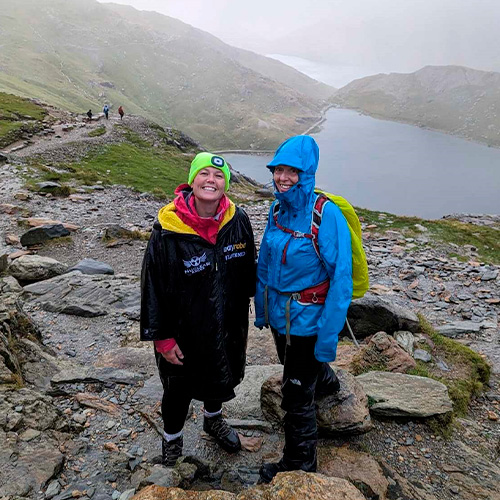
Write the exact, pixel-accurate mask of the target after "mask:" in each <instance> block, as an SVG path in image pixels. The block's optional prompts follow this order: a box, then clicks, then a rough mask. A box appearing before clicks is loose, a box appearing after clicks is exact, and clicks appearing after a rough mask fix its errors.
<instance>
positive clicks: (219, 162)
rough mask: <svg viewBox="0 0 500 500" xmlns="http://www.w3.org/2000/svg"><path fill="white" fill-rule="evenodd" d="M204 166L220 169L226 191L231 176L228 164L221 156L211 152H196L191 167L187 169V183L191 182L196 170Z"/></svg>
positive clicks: (196, 172) (196, 173)
mask: <svg viewBox="0 0 500 500" xmlns="http://www.w3.org/2000/svg"><path fill="white" fill-rule="evenodd" d="M206 167H214V168H218V169H219V170H221V171H222V173H223V174H224V178H225V179H226V187H225V191H227V190H228V189H229V179H230V178H231V172H230V171H229V166H228V164H227V163H226V160H224V158H222V156H217V155H214V154H212V153H206V152H204V153H198V154H197V155H196V156H195V157H194V160H193V161H192V162H191V169H190V170H189V177H188V184H192V182H193V181H194V178H195V177H196V176H197V175H198V172H199V171H200V170H202V169H203V168H206Z"/></svg>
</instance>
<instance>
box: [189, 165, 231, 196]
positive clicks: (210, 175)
mask: <svg viewBox="0 0 500 500" xmlns="http://www.w3.org/2000/svg"><path fill="white" fill-rule="evenodd" d="M225 186H226V179H225V177H224V174H223V172H222V171H221V170H219V169H218V168H214V167H205V168H202V169H201V170H200V171H199V172H198V174H197V175H196V177H195V178H194V180H193V182H192V184H191V187H192V188H193V196H194V197H195V199H197V200H199V201H202V202H215V201H218V200H220V199H221V198H222V195H223V194H224V188H225Z"/></svg>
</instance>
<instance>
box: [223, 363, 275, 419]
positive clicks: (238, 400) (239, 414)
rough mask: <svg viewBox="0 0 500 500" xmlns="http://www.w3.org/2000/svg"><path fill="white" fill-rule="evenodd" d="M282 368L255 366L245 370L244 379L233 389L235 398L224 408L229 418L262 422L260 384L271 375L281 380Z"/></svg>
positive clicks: (225, 404)
mask: <svg viewBox="0 0 500 500" xmlns="http://www.w3.org/2000/svg"><path fill="white" fill-rule="evenodd" d="M282 372H283V366H281V365H255V366H247V367H246V368H245V377H244V378H243V381H242V382H241V384H240V385H238V387H236V389H235V393H236V397H235V398H234V399H232V400H231V401H228V402H227V403H224V408H225V411H226V412H227V414H228V415H229V416H230V417H231V418H238V419H257V420H262V419H263V418H264V416H263V413H262V411H263V408H261V395H260V394H261V387H262V384H263V383H264V382H265V381H266V380H267V379H268V378H269V377H271V376H272V375H278V376H279V378H280V379H281V373H282Z"/></svg>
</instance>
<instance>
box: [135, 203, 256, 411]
mask: <svg viewBox="0 0 500 500" xmlns="http://www.w3.org/2000/svg"><path fill="white" fill-rule="evenodd" d="M161 214H162V217H160V220H161V224H160V223H158V222H157V223H155V224H154V227H153V232H152V234H151V238H150V240H149V244H148V247H147V250H146V254H145V256H144V261H143V266H142V280H141V292H142V303H141V340H163V339H167V338H174V339H175V340H176V342H177V344H178V345H179V347H180V349H181V350H182V352H183V354H184V360H183V362H184V364H183V366H177V365H173V364H170V363H168V362H162V363H161V366H160V371H161V375H162V378H165V377H170V376H185V377H187V379H188V383H189V385H190V387H191V389H192V394H193V397H194V398H195V399H198V400H202V401H204V400H220V401H227V400H229V399H232V398H233V397H234V391H233V389H234V387H235V386H236V385H238V384H239V383H240V382H241V380H242V379H243V375H244V370H245V357H246V344H247V336H248V310H249V300H250V297H251V296H252V295H254V293H255V247H254V239H253V233H252V228H251V225H250V221H249V220H248V216H247V215H246V213H245V212H244V211H243V210H242V209H240V208H236V207H235V206H234V205H233V204H232V203H231V206H230V208H229V209H228V213H227V214H226V216H225V219H227V221H225V222H224V223H223V224H222V225H221V228H220V229H219V233H218V235H217V240H216V243H215V245H212V244H210V243H209V242H208V241H206V240H204V239H203V238H201V237H200V236H199V235H197V234H196V233H195V232H194V231H193V230H192V229H191V228H190V227H189V226H186V225H185V224H184V223H183V222H182V221H181V220H180V219H179V217H178V216H177V215H176V213H175V207H174V204H173V203H171V204H170V205H167V206H166V207H164V209H162V211H161ZM163 361H164V360H163Z"/></svg>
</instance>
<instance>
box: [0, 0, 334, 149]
mask: <svg viewBox="0 0 500 500" xmlns="http://www.w3.org/2000/svg"><path fill="white" fill-rule="evenodd" d="M35 8H36V9H37V16H36V17H34V16H33V14H32V12H33V11H34V9H35ZM2 10H3V11H2V16H0V44H1V46H2V51H1V52H0V65H1V67H2V69H3V72H2V73H1V74H0V89H6V90H9V91H12V92H17V93H19V94H21V95H25V96H28V95H29V96H37V97H39V98H41V99H43V100H44V101H46V102H48V103H51V104H54V105H56V106H58V107H61V108H65V109H69V110H71V111H79V112H85V111H86V110H87V109H89V108H92V109H93V110H94V112H95V111H96V110H100V109H101V107H102V105H103V104H104V102H110V103H111V104H112V106H113V107H112V112H113V111H114V110H116V108H117V107H118V105H120V104H121V105H123V106H124V107H125V111H126V112H128V113H134V114H142V115H144V116H147V117H149V118H153V119H155V120H156V121H158V122H159V123H162V124H174V125H175V126H176V127H177V128H180V129H182V130H184V131H186V132H187V133H189V134H190V135H191V136H192V137H194V138H195V139H197V140H200V141H202V142H203V143H204V144H205V145H206V146H208V147H212V148H213V147H217V148H227V147H231V148H248V147H249V146H250V145H253V146H254V147H256V148H270V147H274V146H276V145H277V143H279V142H280V141H281V140H282V139H283V138H285V137H286V136H289V135H292V134H294V133H300V132H301V131H302V130H303V128H304V125H303V123H302V122H304V120H305V121H306V122H307V121H308V120H310V121H312V120H314V119H315V118H316V117H318V115H319V112H320V109H321V107H322V105H323V101H320V100H318V99H316V98H311V97H308V96H306V95H305V94H301V93H299V92H297V91H295V90H292V89H291V88H290V87H289V86H286V85H285V84H283V83H280V82H278V81H275V80H273V79H271V78H269V77H266V76H263V75H261V74H259V73H257V72H256V71H254V70H253V69H250V68H249V67H245V66H243V65H242V64H241V63H240V62H238V61H237V60H236V59H235V58H234V57H233V56H232V55H231V54H233V52H234V50H236V49H233V48H230V47H228V46H226V45H225V44H223V43H222V42H220V41H219V40H217V39H215V38H214V37H210V35H207V34H205V33H203V32H200V31H199V30H195V29H194V28H191V27H190V26H188V25H184V24H183V23H181V22H179V21H176V20H174V19H171V18H167V17H165V16H160V15H156V14H151V13H139V12H137V11H135V10H134V9H131V8H126V7H123V6H108V5H106V4H99V3H97V2H95V1H93V0H47V1H45V2H44V3H43V4H40V3H39V2H38V1H35V0H18V1H16V2H7V4H6V5H5V6H3V7H2ZM207 39H209V40H210V43H207ZM256 57H258V56H256ZM269 64H271V65H272V63H269V62H266V64H265V65H263V66H262V67H265V66H266V65H269ZM276 64H277V65H278V64H280V63H276ZM280 68H281V69H279V70H276V71H275V72H274V73H273V75H274V76H275V74H276V73H280V74H285V77H283V80H286V81H287V82H288V83H290V82H298V83H297V84H298V85H299V86H301V89H302V90H304V89H305V90H307V88H310V89H312V90H314V92H316V93H317V91H318V90H319V91H320V93H324V94H326V93H327V92H326V91H327V90H328V89H325V88H324V87H323V86H320V87H318V89H316V87H317V86H316V85H315V84H314V81H313V80H310V79H307V77H302V76H298V74H297V72H294V70H291V69H287V70H286V71H283V65H280ZM288 72H290V74H291V75H292V76H293V77H292V76H290V77H289V76H286V75H287V74H288ZM309 80H310V81H309ZM102 82H112V83H113V85H114V88H107V87H103V86H101V85H100V83H102ZM312 90H311V92H312ZM325 90H326V91H325ZM297 118H298V119H299V120H297ZM263 122H265V123H263ZM259 123H260V126H259Z"/></svg>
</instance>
